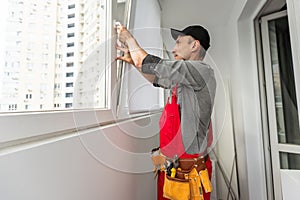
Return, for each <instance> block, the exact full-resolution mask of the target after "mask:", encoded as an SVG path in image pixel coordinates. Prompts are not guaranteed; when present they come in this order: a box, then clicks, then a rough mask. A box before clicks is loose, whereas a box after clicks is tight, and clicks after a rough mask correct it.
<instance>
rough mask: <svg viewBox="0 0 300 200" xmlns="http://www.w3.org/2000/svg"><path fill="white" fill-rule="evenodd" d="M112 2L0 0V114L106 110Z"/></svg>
mask: <svg viewBox="0 0 300 200" xmlns="http://www.w3.org/2000/svg"><path fill="white" fill-rule="evenodd" d="M20 2H22V3H20ZM111 2H114V4H115V5H118V6H119V8H120V9H119V10H118V11H121V10H122V9H124V7H125V6H124V5H125V2H126V1H119V0H112V1H99V0H89V1H84V2H81V1H72V2H70V1H66V0H58V3H47V1H36V0H26V1H19V0H3V1H1V7H0V11H1V24H0V25H1V28H0V42H1V43H0V112H12V111H13V112H16V111H19V112H20V111H21V112H22V111H39V110H56V109H57V110H61V109H72V108H74V107H75V106H74V105H75V103H74V101H77V103H78V104H77V105H78V107H76V108H107V105H108V102H107V95H108V91H107V88H108V87H107V85H108V81H110V77H109V76H108V74H109V73H108V70H107V69H108V66H107V63H110V61H107V59H108V57H107V55H108V53H107V51H108V49H107V46H106V45H107V44H109V43H108V42H107V40H108V39H109V38H110V37H111V35H108V34H107V30H111V26H112V24H111V23H107V20H108V18H106V17H107V16H108V15H107V13H110V12H107V11H106V9H111V7H110V6H109V5H106V4H105V3H111ZM41 11H42V12H41ZM121 13H122V15H123V13H124V12H121ZM118 15H120V14H119V13H118ZM120 18H122V16H120ZM89 63H91V65H90V64H89ZM84 66H85V67H84ZM85 94H89V95H88V96H90V95H92V98H85V97H86V96H85ZM91 101H92V102H91Z"/></svg>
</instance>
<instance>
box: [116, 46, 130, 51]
mask: <svg viewBox="0 0 300 200" xmlns="http://www.w3.org/2000/svg"><path fill="white" fill-rule="evenodd" d="M116 49H118V50H120V51H123V52H124V53H128V52H129V50H128V49H127V48H124V47H121V46H119V45H116Z"/></svg>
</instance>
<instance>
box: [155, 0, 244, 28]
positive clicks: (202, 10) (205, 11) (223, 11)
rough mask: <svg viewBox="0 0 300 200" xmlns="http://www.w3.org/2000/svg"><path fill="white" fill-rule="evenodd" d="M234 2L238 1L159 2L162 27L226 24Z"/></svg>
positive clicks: (194, 0)
mask: <svg viewBox="0 0 300 200" xmlns="http://www.w3.org/2000/svg"><path fill="white" fill-rule="evenodd" d="M236 1H240V0H184V1H183V0H159V2H160V4H161V7H162V25H163V27H174V28H183V27H185V26H186V25H190V24H202V25H204V26H205V25H211V24H214V25H220V24H226V22H227V21H228V18H229V17H230V16H231V14H232V9H233V7H234V3H235V2H236Z"/></svg>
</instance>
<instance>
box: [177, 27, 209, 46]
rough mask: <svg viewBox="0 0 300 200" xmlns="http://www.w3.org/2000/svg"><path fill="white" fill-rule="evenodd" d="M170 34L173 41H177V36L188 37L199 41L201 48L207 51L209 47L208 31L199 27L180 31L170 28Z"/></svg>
mask: <svg viewBox="0 0 300 200" xmlns="http://www.w3.org/2000/svg"><path fill="white" fill-rule="evenodd" d="M171 34H172V37H173V38H174V40H176V39H177V37H178V36H179V35H190V36H192V37H193V38H194V39H195V40H199V41H200V43H201V46H202V47H203V48H204V49H205V50H207V49H208V48H209V47H210V44H209V43H210V37H209V33H208V31H207V30H206V29H205V28H203V27H202V26H200V25H194V26H188V27H186V28H185V29H183V30H182V31H180V30H176V29H173V28H171Z"/></svg>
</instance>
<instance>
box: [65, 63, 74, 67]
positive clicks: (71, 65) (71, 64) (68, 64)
mask: <svg viewBox="0 0 300 200" xmlns="http://www.w3.org/2000/svg"><path fill="white" fill-rule="evenodd" d="M66 66H67V67H74V63H73V62H68V63H67V64H66Z"/></svg>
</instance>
